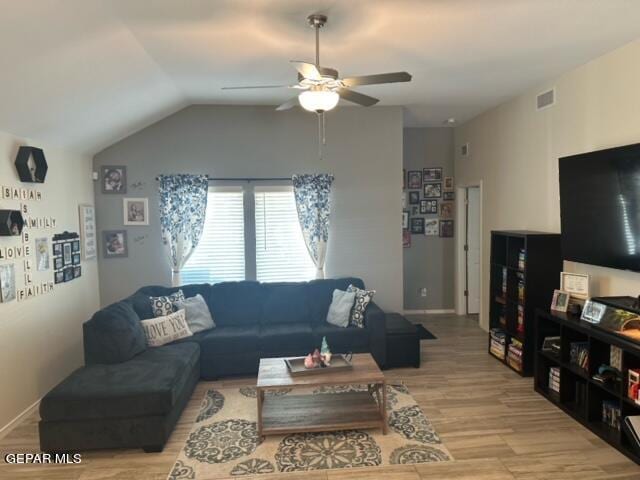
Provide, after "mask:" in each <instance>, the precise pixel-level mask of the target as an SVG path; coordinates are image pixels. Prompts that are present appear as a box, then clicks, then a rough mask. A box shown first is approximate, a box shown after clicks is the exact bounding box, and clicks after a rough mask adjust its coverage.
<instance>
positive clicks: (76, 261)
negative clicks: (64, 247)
mask: <svg viewBox="0 0 640 480" xmlns="http://www.w3.org/2000/svg"><path fill="white" fill-rule="evenodd" d="M72 264H73V265H80V254H79V253H74V254H73V262H72Z"/></svg>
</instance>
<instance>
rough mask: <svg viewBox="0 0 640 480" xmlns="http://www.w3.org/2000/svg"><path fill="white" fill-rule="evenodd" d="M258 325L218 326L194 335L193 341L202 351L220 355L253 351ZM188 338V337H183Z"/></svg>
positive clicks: (254, 349) (256, 343) (256, 340)
mask: <svg viewBox="0 0 640 480" xmlns="http://www.w3.org/2000/svg"><path fill="white" fill-rule="evenodd" d="M259 333H260V331H259V327H258V325H239V326H236V327H218V326H216V328H214V329H212V330H207V331H205V332H200V333H198V334H196V335H194V336H193V337H192V338H193V341H196V342H198V343H199V344H200V348H201V349H202V350H203V351H205V350H206V351H207V352H208V353H210V354H215V355H220V354H227V353H243V352H255V351H257V350H258V335H259ZM185 340H187V341H188V340H189V339H185Z"/></svg>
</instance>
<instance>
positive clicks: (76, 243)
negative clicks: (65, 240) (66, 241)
mask: <svg viewBox="0 0 640 480" xmlns="http://www.w3.org/2000/svg"><path fill="white" fill-rule="evenodd" d="M71 251H72V252H73V253H78V252H80V240H74V241H73V242H71Z"/></svg>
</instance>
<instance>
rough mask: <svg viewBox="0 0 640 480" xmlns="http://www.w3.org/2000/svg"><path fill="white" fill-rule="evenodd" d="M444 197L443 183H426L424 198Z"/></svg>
mask: <svg viewBox="0 0 640 480" xmlns="http://www.w3.org/2000/svg"><path fill="white" fill-rule="evenodd" d="M440 197H442V184H441V183H425V184H424V198H440Z"/></svg>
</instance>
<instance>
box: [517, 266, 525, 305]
mask: <svg viewBox="0 0 640 480" xmlns="http://www.w3.org/2000/svg"><path fill="white" fill-rule="evenodd" d="M524 293H525V292H524V274H523V273H521V272H518V301H519V302H520V303H524Z"/></svg>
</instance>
